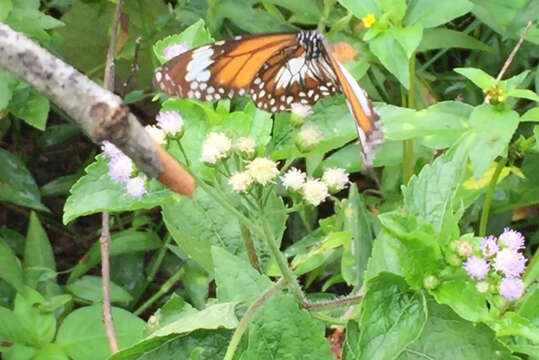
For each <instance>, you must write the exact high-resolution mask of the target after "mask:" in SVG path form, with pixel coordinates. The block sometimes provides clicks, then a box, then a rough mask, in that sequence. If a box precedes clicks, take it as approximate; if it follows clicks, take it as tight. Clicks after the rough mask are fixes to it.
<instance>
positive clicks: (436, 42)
mask: <svg viewBox="0 0 539 360" xmlns="http://www.w3.org/2000/svg"><path fill="white" fill-rule="evenodd" d="M449 48H461V49H471V50H480V51H488V52H490V51H492V47H490V46H489V45H487V44H485V43H484V42H482V41H480V40H477V39H476V38H474V37H471V36H470V35H466V34H465V33H463V32H460V31H455V30H451V29H447V28H434V29H425V30H423V38H422V39H421V43H420V44H419V46H418V48H417V51H418V52H425V51H429V50H435V49H449Z"/></svg>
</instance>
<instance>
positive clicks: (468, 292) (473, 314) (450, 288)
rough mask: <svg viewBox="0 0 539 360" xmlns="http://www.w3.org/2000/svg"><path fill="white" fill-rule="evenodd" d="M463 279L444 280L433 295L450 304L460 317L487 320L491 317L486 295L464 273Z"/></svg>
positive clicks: (471, 319) (439, 300)
mask: <svg viewBox="0 0 539 360" xmlns="http://www.w3.org/2000/svg"><path fill="white" fill-rule="evenodd" d="M458 271H460V272H461V279H457V280H447V281H443V282H442V283H441V284H440V286H439V287H437V288H436V289H435V290H434V291H433V292H432V295H433V296H434V298H435V299H436V301H437V302H438V303H440V304H446V305H449V306H450V307H451V308H452V309H453V311H455V312H456V313H457V314H459V316H460V317H462V318H463V319H466V320H468V321H472V322H474V323H475V322H480V321H484V322H487V321H488V320H489V319H490V316H489V313H488V308H487V303H486V299H485V296H484V295H483V294H480V293H479V292H478V291H477V290H476V289H475V285H474V284H473V283H472V282H471V281H470V280H469V279H468V278H467V275H465V274H463V270H462V269H458Z"/></svg>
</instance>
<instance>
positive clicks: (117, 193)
mask: <svg viewBox="0 0 539 360" xmlns="http://www.w3.org/2000/svg"><path fill="white" fill-rule="evenodd" d="M85 172H86V175H84V176H82V177H81V178H80V179H79V181H77V182H76V183H75V185H73V187H72V188H71V195H69V197H68V198H67V200H66V203H65V205H64V215H63V222H64V224H67V223H69V222H70V221H72V220H74V219H76V218H78V217H79V216H84V215H90V214H95V213H99V212H103V211H109V212H117V211H134V210H140V209H151V208H153V207H156V206H159V205H162V204H165V203H167V202H169V201H172V200H173V199H174V198H178V195H176V194H174V193H172V192H171V191H169V190H167V189H165V188H164V187H163V185H161V184H160V183H159V182H158V181H157V180H155V179H152V180H150V181H148V183H147V186H146V188H147V190H148V194H146V195H144V196H143V197H142V198H141V199H139V200H137V199H134V198H133V197H131V196H130V195H128V194H127V192H126V190H125V186H124V185H123V184H118V183H116V182H114V181H113V180H112V179H111V178H110V176H109V174H108V167H107V161H106V160H105V157H104V156H103V155H99V156H98V157H97V160H96V161H95V162H93V163H92V164H90V165H89V166H88V167H87V168H86V169H85Z"/></svg>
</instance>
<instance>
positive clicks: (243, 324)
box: [223, 278, 286, 360]
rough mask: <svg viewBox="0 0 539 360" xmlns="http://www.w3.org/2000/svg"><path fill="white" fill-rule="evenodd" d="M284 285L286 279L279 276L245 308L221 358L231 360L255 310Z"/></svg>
mask: <svg viewBox="0 0 539 360" xmlns="http://www.w3.org/2000/svg"><path fill="white" fill-rule="evenodd" d="M285 285H286V281H284V279H283V278H281V279H280V280H279V281H277V283H275V285H273V286H272V287H271V288H269V289H268V290H267V291H266V292H265V293H263V294H262V295H261V296H260V297H259V298H258V299H256V300H255V302H254V303H252V304H251V306H249V309H247V312H246V313H245V315H244V316H243V318H242V319H241V320H240V322H239V324H238V327H237V328H236V330H235V331H234V334H232V338H231V339H230V343H228V348H227V349H226V354H225V357H224V358H223V360H232V359H233V358H234V353H235V352H236V349H237V347H238V345H239V343H240V340H241V337H242V336H243V333H244V332H245V330H247V327H248V326H249V322H250V321H251V319H252V318H253V316H254V314H255V313H256V311H257V310H258V309H259V308H260V307H261V306H262V305H264V303H265V302H266V301H267V300H268V299H269V298H270V297H272V296H273V295H274V294H276V293H277V292H278V291H279V290H281V289H282V288H283V287H284V286H285Z"/></svg>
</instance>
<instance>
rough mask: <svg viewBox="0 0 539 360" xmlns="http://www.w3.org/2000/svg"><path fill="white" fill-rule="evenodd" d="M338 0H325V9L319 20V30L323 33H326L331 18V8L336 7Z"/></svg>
mask: <svg viewBox="0 0 539 360" xmlns="http://www.w3.org/2000/svg"><path fill="white" fill-rule="evenodd" d="M335 1H336V0H324V10H323V11H322V16H321V17H320V21H318V27H317V30H318V31H319V32H321V33H324V32H325V31H324V30H325V29H326V22H327V20H328V18H329V13H330V12H331V9H332V8H333V7H334V5H335Z"/></svg>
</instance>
